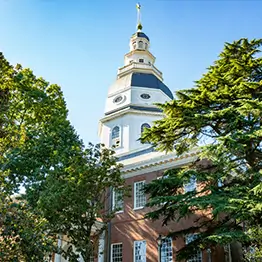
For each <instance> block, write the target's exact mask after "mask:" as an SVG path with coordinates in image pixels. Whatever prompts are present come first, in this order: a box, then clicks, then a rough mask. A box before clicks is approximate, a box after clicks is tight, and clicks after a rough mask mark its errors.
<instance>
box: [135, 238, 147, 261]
mask: <svg viewBox="0 0 262 262" xmlns="http://www.w3.org/2000/svg"><path fill="white" fill-rule="evenodd" d="M138 243H144V244H145V247H144V254H143V250H142V254H141V256H143V258H142V260H136V244H138ZM133 249H134V250H133V251H134V252H133V254H134V258H133V261H134V262H146V240H137V241H134V248H133Z"/></svg>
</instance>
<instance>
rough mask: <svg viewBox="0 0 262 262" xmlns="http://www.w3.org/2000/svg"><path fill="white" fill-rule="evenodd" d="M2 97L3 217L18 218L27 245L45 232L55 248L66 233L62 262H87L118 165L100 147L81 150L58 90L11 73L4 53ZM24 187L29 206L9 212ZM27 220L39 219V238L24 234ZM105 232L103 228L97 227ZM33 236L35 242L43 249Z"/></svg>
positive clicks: (106, 215) (117, 180)
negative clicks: (12, 198)
mask: <svg viewBox="0 0 262 262" xmlns="http://www.w3.org/2000/svg"><path fill="white" fill-rule="evenodd" d="M0 91H1V92H0V106H1V112H0V166H1V169H0V188H1V190H0V194H1V198H0V213H2V214H9V212H8V210H12V211H13V213H12V214H11V215H12V216H13V217H18V218H17V221H18V224H17V225H16V226H17V228H19V230H20V231H19V236H20V238H19V239H21V241H22V242H23V243H28V238H29V237H30V236H29V235H30V234H33V235H37V232H40V231H41V230H40V228H39V226H40V225H43V227H42V232H46V235H47V236H48V237H50V241H46V242H45V243H46V244H47V243H49V244H50V243H52V244H53V241H54V238H55V237H56V236H57V235H60V234H64V235H66V236H67V237H68V239H69V241H70V243H69V248H68V250H66V252H63V255H64V256H65V257H68V258H69V259H70V261H74V260H76V258H77V257H78V254H79V253H81V255H82V257H83V258H84V260H85V261H89V258H90V255H91V253H92V245H91V243H92V241H93V239H91V231H93V228H94V226H95V225H96V224H98V222H97V220H98V219H100V220H103V222H105V223H106V222H107V221H108V220H109V219H110V218H111V217H112V215H113V212H112V210H107V209H108V208H109V207H108V206H107V207H105V206H104V205H105V203H106V202H107V197H108V192H107V189H108V188H110V187H115V188H117V187H119V186H122V185H123V179H122V178H121V175H120V167H121V166H120V165H118V164H117V163H116V161H117V159H116V158H115V157H114V156H113V154H114V152H113V151H112V150H108V149H106V148H104V146H103V145H96V146H93V145H92V144H90V145H89V146H88V147H87V148H85V146H84V144H83V142H82V140H81V139H80V138H79V136H78V135H77V133H76V132H75V130H74V128H73V127H72V125H71V124H70V122H69V121H68V120H67V113H68V111H67V109H66V103H65V101H64V98H63V94H62V91H61V89H60V87H59V86H57V85H52V84H49V83H48V82H47V81H45V80H44V79H43V78H37V77H36V76H35V75H34V74H33V72H32V71H31V70H30V69H23V68H22V66H21V65H17V66H16V67H12V66H11V65H9V63H8V62H7V61H6V59H5V58H4V57H3V55H2V54H0ZM21 186H23V187H24V188H25V190H26V193H25V194H24V195H23V196H22V198H23V202H24V203H26V207H28V208H26V209H25V208H24V209H23V210H22V211H23V212H22V211H21V208H20V207H21V206H19V208H18V209H10V205H7V204H6V203H7V201H9V200H10V196H12V194H13V193H14V192H18V191H19V188H20V187H21ZM120 190H123V191H124V188H121V189H120ZM11 205H12V204H11ZM102 211H103V212H102ZM31 215H32V216H35V217H36V216H37V217H38V219H37V220H36V224H35V227H37V228H38V231H37V232H34V230H32V231H30V230H28V228H29V227H28V226H27V224H25V223H23V220H22V219H19V217H23V218H25V217H27V216H29V217H31ZM9 217H10V216H9ZM8 221H9V220H8V218H7V217H4V216H3V217H0V223H1V225H2V229H4V228H7V227H9V225H8V224H7V222H8ZM30 221H31V220H29V222H30ZM37 221H45V223H38V222H37ZM31 222H32V221H31ZM31 222H30V223H31ZM30 225H31V224H30ZM12 226H14V225H12ZM32 227H33V226H32ZM47 228H48V230H47ZM103 229H104V225H103V226H102V227H101V228H99V230H100V231H101V230H103ZM22 230H24V232H22ZM3 232H4V231H2V234H4V233H3ZM15 232H16V231H15ZM47 232H48V234H47ZM95 235H99V232H92V238H94V237H95ZM1 236H2V237H3V238H2V240H3V243H2V251H1V252H2V254H4V255H3V256H4V258H3V259H4V260H5V261H12V259H13V258H12V257H9V256H8V254H10V252H8V250H9V249H7V250H6V251H4V248H7V247H8V244H7V243H9V242H8V239H10V238H9V237H6V236H5V237H4V236H3V235H1V232H0V237H1ZM38 236H39V237H40V238H39V239H38V240H39V241H36V243H40V242H41V236H40V235H38ZM23 237H24V238H23ZM4 241H5V242H4ZM6 241H7V242H6ZM4 243H6V245H4ZM19 243H20V242H19ZM14 246H15V247H17V248H19V249H20V251H21V252H22V254H21V257H26V256H27V254H28V253H30V252H31V249H30V245H23V249H21V245H20V244H19V245H14ZM32 246H33V245H32ZM40 246H41V245H40ZM42 246H46V252H48V251H50V250H51V249H52V248H53V246H52V245H51V246H47V245H42ZM27 248H28V249H27ZM35 250H36V251H39V252H40V253H39V256H41V254H42V253H43V252H42V251H41V250H40V249H35ZM60 251H61V250H60ZM73 251H76V252H78V254H77V253H75V252H73ZM41 252H42V253H41ZM10 256H11V254H10ZM34 258H35V260H34V261H36V260H39V261H42V260H41V258H39V259H37V258H36V257H34Z"/></svg>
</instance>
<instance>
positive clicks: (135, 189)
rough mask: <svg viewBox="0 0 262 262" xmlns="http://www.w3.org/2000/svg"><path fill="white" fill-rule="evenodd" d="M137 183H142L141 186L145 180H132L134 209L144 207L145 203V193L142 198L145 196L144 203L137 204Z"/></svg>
mask: <svg viewBox="0 0 262 262" xmlns="http://www.w3.org/2000/svg"><path fill="white" fill-rule="evenodd" d="M138 184H143V186H144V185H145V184H146V181H145V180H142V181H137V182H134V210H137V209H142V208H144V207H145V204H146V194H144V198H145V203H144V205H140V206H137V196H136V194H137V185H138Z"/></svg>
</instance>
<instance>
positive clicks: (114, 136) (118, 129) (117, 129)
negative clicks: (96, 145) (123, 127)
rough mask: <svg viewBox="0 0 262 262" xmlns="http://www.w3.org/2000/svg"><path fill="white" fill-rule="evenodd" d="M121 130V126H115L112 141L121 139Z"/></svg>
mask: <svg viewBox="0 0 262 262" xmlns="http://www.w3.org/2000/svg"><path fill="white" fill-rule="evenodd" d="M119 133H120V128H119V126H115V127H114V128H113V130H112V139H116V138H118V137H119Z"/></svg>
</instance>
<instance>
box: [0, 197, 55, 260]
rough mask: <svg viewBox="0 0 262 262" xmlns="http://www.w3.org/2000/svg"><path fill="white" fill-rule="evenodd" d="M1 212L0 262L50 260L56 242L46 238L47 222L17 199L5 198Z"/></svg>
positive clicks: (47, 235)
mask: <svg viewBox="0 0 262 262" xmlns="http://www.w3.org/2000/svg"><path fill="white" fill-rule="evenodd" d="M1 211H2V213H1V227H0V261H5V262H18V261H19V262H30V261H32V262H33V261H50V257H49V256H50V255H52V252H55V250H56V239H55V238H54V237H53V236H52V235H49V226H48V222H47V220H46V219H44V218H43V217H42V216H41V215H40V214H38V213H37V212H36V210H33V209H32V208H31V207H30V206H28V204H26V203H24V202H22V201H18V200H16V199H14V200H12V199H10V200H8V199H5V202H4V203H1ZM3 211H4V212H3Z"/></svg>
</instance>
